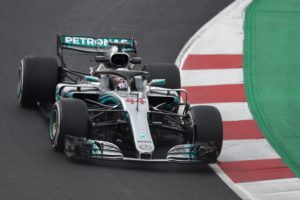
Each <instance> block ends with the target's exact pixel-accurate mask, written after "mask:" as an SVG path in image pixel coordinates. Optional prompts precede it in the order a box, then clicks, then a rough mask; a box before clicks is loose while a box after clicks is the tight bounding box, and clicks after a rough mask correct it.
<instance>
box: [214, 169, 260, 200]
mask: <svg viewBox="0 0 300 200" xmlns="http://www.w3.org/2000/svg"><path fill="white" fill-rule="evenodd" d="M209 166H210V167H211V168H212V169H213V170H214V171H215V173H216V174H217V175H218V176H219V177H220V178H221V179H222V180H223V181H224V182H225V183H226V185H227V186H228V187H229V188H230V189H232V190H233V191H234V192H235V193H236V194H237V195H238V196H239V197H240V198H241V199H243V200H253V199H254V198H253V197H252V196H251V194H250V193H249V192H248V191H247V190H245V189H244V188H243V187H240V186H239V185H238V184H235V183H234V182H233V181H232V180H231V179H230V178H229V177H228V176H227V175H226V174H225V173H224V172H223V170H222V169H221V168H220V167H219V166H218V165H217V164H210V165H209Z"/></svg>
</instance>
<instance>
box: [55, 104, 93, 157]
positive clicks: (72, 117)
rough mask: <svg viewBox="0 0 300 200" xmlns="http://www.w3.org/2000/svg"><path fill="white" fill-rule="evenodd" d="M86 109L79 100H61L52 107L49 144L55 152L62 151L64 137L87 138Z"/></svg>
mask: <svg viewBox="0 0 300 200" xmlns="http://www.w3.org/2000/svg"><path fill="white" fill-rule="evenodd" d="M88 133H89V117H88V108H87V105H86V103H85V102H84V101H82V100H80V99H61V100H60V101H58V102H56V103H55V104H54V106H53V109H52V112H51V118H50V142H51V146H52V147H53V148H54V149H55V150H57V151H60V152H62V151H64V147H65V136H66V135H72V136H75V137H87V136H88Z"/></svg>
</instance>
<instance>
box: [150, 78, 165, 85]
mask: <svg viewBox="0 0 300 200" xmlns="http://www.w3.org/2000/svg"><path fill="white" fill-rule="evenodd" d="M165 84H166V79H153V80H151V81H150V83H149V85H150V86H163V85H165Z"/></svg>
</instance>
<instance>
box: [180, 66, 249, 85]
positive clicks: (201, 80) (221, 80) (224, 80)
mask: <svg viewBox="0 0 300 200" xmlns="http://www.w3.org/2000/svg"><path fill="white" fill-rule="evenodd" d="M180 73H181V80H182V83H181V85H182V86H207V85H225V84H241V83H243V81H244V80H243V69H215V70H213V69H212V70H181V71H180Z"/></svg>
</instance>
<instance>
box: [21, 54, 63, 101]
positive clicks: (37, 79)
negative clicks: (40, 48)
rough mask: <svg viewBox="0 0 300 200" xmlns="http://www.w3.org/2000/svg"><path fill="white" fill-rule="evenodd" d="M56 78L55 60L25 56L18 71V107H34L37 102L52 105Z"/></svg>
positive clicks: (57, 74)
mask: <svg viewBox="0 0 300 200" xmlns="http://www.w3.org/2000/svg"><path fill="white" fill-rule="evenodd" d="M58 77H59V72H58V64H57V60H56V59H55V58H52V57H40V56H25V57H24V58H23V59H22V60H21V63H20V66H19V70H18V87H17V95H18V100H19V103H20V105H21V106H23V107H34V106H36V103H37V102H38V101H39V102H41V103H48V102H50V103H53V102H54V100H55V87H56V85H57V83H58V79H59V78H58Z"/></svg>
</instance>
